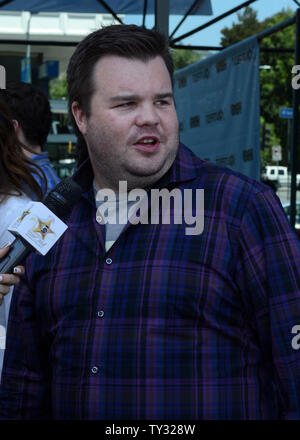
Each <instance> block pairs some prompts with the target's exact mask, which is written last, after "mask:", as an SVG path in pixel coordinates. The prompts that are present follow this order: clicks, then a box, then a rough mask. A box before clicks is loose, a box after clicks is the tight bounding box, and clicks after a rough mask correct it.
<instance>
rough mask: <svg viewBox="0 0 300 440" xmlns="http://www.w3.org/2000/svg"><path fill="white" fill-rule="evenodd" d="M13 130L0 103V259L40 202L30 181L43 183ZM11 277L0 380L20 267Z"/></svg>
mask: <svg viewBox="0 0 300 440" xmlns="http://www.w3.org/2000/svg"><path fill="white" fill-rule="evenodd" d="M22 148H24V149H25V150H26V149H27V150H29V151H30V149H29V148H28V147H26V146H24V145H23V144H21V143H20V142H19V140H18V138H17V135H16V133H15V129H14V123H13V120H12V118H11V116H10V113H9V110H8V108H7V107H6V105H5V104H4V103H3V102H2V101H0V259H1V258H3V257H4V256H5V255H6V254H7V253H8V251H9V249H10V245H9V244H11V243H12V242H13V241H14V236H13V235H12V234H11V233H10V232H8V230H7V228H8V226H9V225H10V224H11V223H12V222H13V221H14V220H15V219H16V218H17V216H18V215H19V214H20V213H22V210H23V209H24V207H25V206H26V205H27V204H28V202H29V201H30V200H32V199H34V200H38V201H40V200H41V199H42V196H43V194H42V190H41V187H40V185H39V184H38V183H37V181H36V180H35V178H34V175H37V176H39V178H40V179H42V181H46V178H45V175H44V173H43V171H42V170H41V169H40V168H39V167H38V166H37V165H35V164H34V163H33V162H31V161H30V160H29V159H28V158H26V156H25V154H24V153H23V150H22ZM14 273H15V274H16V275H13V274H0V378H1V372H2V363H3V356H4V349H5V339H6V327H7V321H8V312H9V306H10V300H11V294H12V290H13V286H14V285H15V284H17V283H18V282H19V276H20V275H22V274H23V273H24V267H23V266H18V267H17V268H15V269H14Z"/></svg>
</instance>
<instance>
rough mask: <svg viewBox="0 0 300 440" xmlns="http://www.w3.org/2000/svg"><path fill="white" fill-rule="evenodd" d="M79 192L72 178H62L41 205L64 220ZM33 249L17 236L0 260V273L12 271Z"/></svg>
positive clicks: (78, 187) (80, 191) (80, 189)
mask: <svg viewBox="0 0 300 440" xmlns="http://www.w3.org/2000/svg"><path fill="white" fill-rule="evenodd" d="M81 194H82V188H81V187H80V186H79V185H78V184H77V183H76V182H74V180H72V179H71V178H68V179H64V180H62V181H61V182H59V183H58V184H57V185H56V186H55V188H54V189H53V190H52V191H50V192H49V194H48V195H47V196H46V198H45V200H44V201H43V205H45V206H46V207H47V208H48V209H50V211H51V213H53V214H54V215H55V216H57V217H58V218H59V219H60V220H62V221H64V220H65V219H66V218H67V217H68V215H69V213H70V209H71V208H72V207H73V205H74V204H75V203H76V202H77V201H78V200H79V199H80V197H81ZM63 232H64V231H63ZM58 238H59V237H58ZM53 244H54V243H53ZM35 250H36V249H35V248H34V247H33V246H32V245H31V244H30V243H29V242H28V241H26V240H25V238H23V237H22V236H18V237H17V238H16V239H15V240H14V241H13V242H12V244H11V249H10V251H9V253H8V254H7V255H6V256H5V257H4V258H3V259H2V261H1V262H0V273H3V274H5V273H12V271H13V268H14V267H15V266H18V265H19V264H20V263H21V262H22V261H23V260H24V258H25V257H27V255H28V254H29V253H30V252H32V251H35Z"/></svg>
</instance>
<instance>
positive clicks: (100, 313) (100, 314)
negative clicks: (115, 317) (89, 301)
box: [97, 310, 104, 318]
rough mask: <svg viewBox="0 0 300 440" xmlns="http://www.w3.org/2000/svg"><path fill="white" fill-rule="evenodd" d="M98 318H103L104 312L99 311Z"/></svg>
mask: <svg viewBox="0 0 300 440" xmlns="http://www.w3.org/2000/svg"><path fill="white" fill-rule="evenodd" d="M97 316H98V318H103V316H104V310H98V312H97Z"/></svg>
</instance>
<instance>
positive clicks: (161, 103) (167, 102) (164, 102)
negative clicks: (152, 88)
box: [156, 99, 169, 106]
mask: <svg viewBox="0 0 300 440" xmlns="http://www.w3.org/2000/svg"><path fill="white" fill-rule="evenodd" d="M156 104H158V105H160V106H163V105H169V101H165V100H164V99H160V100H159V101H156Z"/></svg>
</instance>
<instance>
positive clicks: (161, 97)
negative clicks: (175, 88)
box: [154, 92, 174, 99]
mask: <svg viewBox="0 0 300 440" xmlns="http://www.w3.org/2000/svg"><path fill="white" fill-rule="evenodd" d="M154 98H155V99H165V98H171V99H174V95H173V93H171V92H168V93H158V94H157V95H155V96H154Z"/></svg>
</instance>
